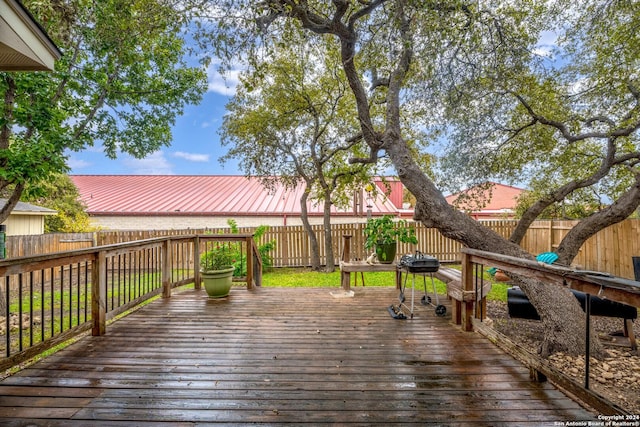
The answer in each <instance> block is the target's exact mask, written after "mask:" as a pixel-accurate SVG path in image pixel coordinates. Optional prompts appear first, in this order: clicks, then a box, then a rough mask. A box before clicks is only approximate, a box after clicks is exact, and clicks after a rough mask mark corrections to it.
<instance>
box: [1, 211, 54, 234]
mask: <svg viewBox="0 0 640 427" xmlns="http://www.w3.org/2000/svg"><path fill="white" fill-rule="evenodd" d="M3 224H4V225H6V226H7V236H21V235H30V234H43V233H44V216H42V215H20V214H11V215H9V218H7V220H6V221H5V222H3Z"/></svg>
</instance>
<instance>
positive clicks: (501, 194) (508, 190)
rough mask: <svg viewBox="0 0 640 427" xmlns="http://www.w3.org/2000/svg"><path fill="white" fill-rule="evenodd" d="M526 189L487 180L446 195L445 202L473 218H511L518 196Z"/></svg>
mask: <svg viewBox="0 0 640 427" xmlns="http://www.w3.org/2000/svg"><path fill="white" fill-rule="evenodd" d="M525 191H526V190H524V189H522V188H518V187H513V186H510V185H504V184H499V183H496V182H488V183H485V184H480V185H477V186H474V187H471V188H468V189H466V190H463V191H460V192H458V193H455V194H452V195H450V196H447V197H446V199H447V202H448V203H449V204H450V205H453V206H454V207H456V208H457V209H459V210H461V211H464V212H467V213H468V214H469V215H471V216H472V217H473V218H475V219H505V218H513V217H514V215H515V209H516V206H517V204H518V198H519V197H520V196H521V195H522V193H524V192H525Z"/></svg>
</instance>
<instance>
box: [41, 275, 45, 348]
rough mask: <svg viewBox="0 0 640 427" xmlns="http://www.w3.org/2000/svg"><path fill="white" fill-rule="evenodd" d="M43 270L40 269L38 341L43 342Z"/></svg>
mask: <svg viewBox="0 0 640 427" xmlns="http://www.w3.org/2000/svg"><path fill="white" fill-rule="evenodd" d="M44 325H45V320H44V270H43V269H40V342H44Z"/></svg>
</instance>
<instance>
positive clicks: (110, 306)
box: [0, 234, 260, 369]
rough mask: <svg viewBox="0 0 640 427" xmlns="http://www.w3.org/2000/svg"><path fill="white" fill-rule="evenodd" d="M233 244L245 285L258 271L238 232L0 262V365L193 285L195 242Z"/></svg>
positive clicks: (251, 247) (100, 329) (97, 331)
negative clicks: (0, 338)
mask: <svg viewBox="0 0 640 427" xmlns="http://www.w3.org/2000/svg"><path fill="white" fill-rule="evenodd" d="M234 244H237V245H238V247H239V248H240V250H241V251H242V254H243V257H244V258H245V259H243V260H242V263H243V267H242V268H243V270H244V269H245V268H246V269H247V281H248V284H247V287H248V288H251V287H252V286H253V285H254V284H258V283H259V280H258V279H259V274H260V273H259V272H258V271H255V272H254V269H255V268H257V267H258V266H259V260H258V258H256V256H257V254H256V253H254V251H255V248H256V246H255V244H254V243H253V241H252V240H251V236H246V235H231V234H225V235H222V236H220V235H218V236H216V235H206V236H202V235H193V236H178V237H175V238H169V237H166V238H157V239H147V240H145V241H140V242H127V243H121V244H117V245H111V246H103V247H96V248H91V249H81V250H74V251H68V252H65V253H56V254H51V255H40V256H31V257H24V258H23V259H12V260H2V261H0V274H2V276H0V298H2V300H3V301H4V302H5V305H6V307H5V309H4V310H3V311H4V314H5V315H6V316H5V320H4V322H3V324H4V326H5V329H6V332H7V333H6V334H5V339H4V341H5V344H6V348H5V354H6V357H5V358H4V359H2V358H0V365H1V366H0V369H1V368H2V367H9V366H11V365H12V364H14V363H19V362H18V360H20V358H21V357H25V358H26V357H27V356H28V355H29V354H30V355H33V354H34V352H33V349H34V348H36V349H37V350H45V349H47V348H49V347H51V346H52V345H54V343H57V342H59V341H57V340H56V338H58V337H59V336H60V335H61V334H64V335H65V336H66V335H68V336H72V335H74V334H76V333H80V332H83V331H86V330H87V329H92V333H93V334H94V335H102V334H104V333H105V332H106V318H107V314H109V315H111V314H114V315H115V314H118V313H122V312H124V311H125V310H127V309H129V308H132V307H134V306H135V305H136V304H138V303H140V302H142V301H144V300H145V299H146V298H150V297H152V296H154V295H158V294H160V293H161V294H162V296H163V297H164V298H169V297H170V296H171V293H172V289H173V287H174V286H176V285H177V284H178V283H180V284H185V283H188V281H189V280H194V281H195V282H196V283H199V282H198V279H199V258H200V254H201V253H202V250H201V249H202V247H206V248H211V247H214V246H215V245H234ZM116 263H117V266H116ZM7 266H8V267H7ZM37 271H39V273H36V272H37ZM192 273H193V274H192ZM257 275H258V276H257ZM38 280H39V284H38ZM27 281H28V282H27ZM27 283H28V286H27ZM83 283H84V285H83ZM197 288H198V285H197V284H196V289H197ZM123 292H124V293H125V294H123ZM37 294H39V297H38V296H37ZM116 294H117V296H116ZM74 304H75V306H74ZM16 305H17V306H16ZM38 305H39V307H38ZM82 305H83V306H84V308H83V307H82ZM83 312H84V318H83V316H82V313H83ZM0 314H2V313H0ZM38 316H40V320H39V321H40V326H39V327H38V326H37V325H38V323H37V322H38ZM67 316H68V318H67ZM27 319H28V321H27ZM16 326H17V328H16ZM12 328H13V330H12ZM27 328H28V329H29V331H28V332H27V330H26V329H27ZM36 328H38V329H37V330H36ZM27 334H28V335H27ZM38 334H39V339H38ZM16 341H17V342H16Z"/></svg>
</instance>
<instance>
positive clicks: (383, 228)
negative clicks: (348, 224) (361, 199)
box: [364, 215, 418, 264]
mask: <svg viewBox="0 0 640 427" xmlns="http://www.w3.org/2000/svg"><path fill="white" fill-rule="evenodd" d="M364 237H365V242H364V247H365V248H366V249H367V250H371V249H373V248H375V252H376V256H377V257H378V261H380V262H381V263H383V264H391V263H392V262H393V261H394V260H395V258H396V250H397V242H398V241H400V242H402V243H413V244H417V243H418V239H417V238H416V230H415V228H413V227H409V226H408V224H407V221H406V220H404V219H402V220H399V221H394V220H393V216H392V215H385V216H383V217H380V218H369V219H368V220H367V224H366V225H365V227H364Z"/></svg>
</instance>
